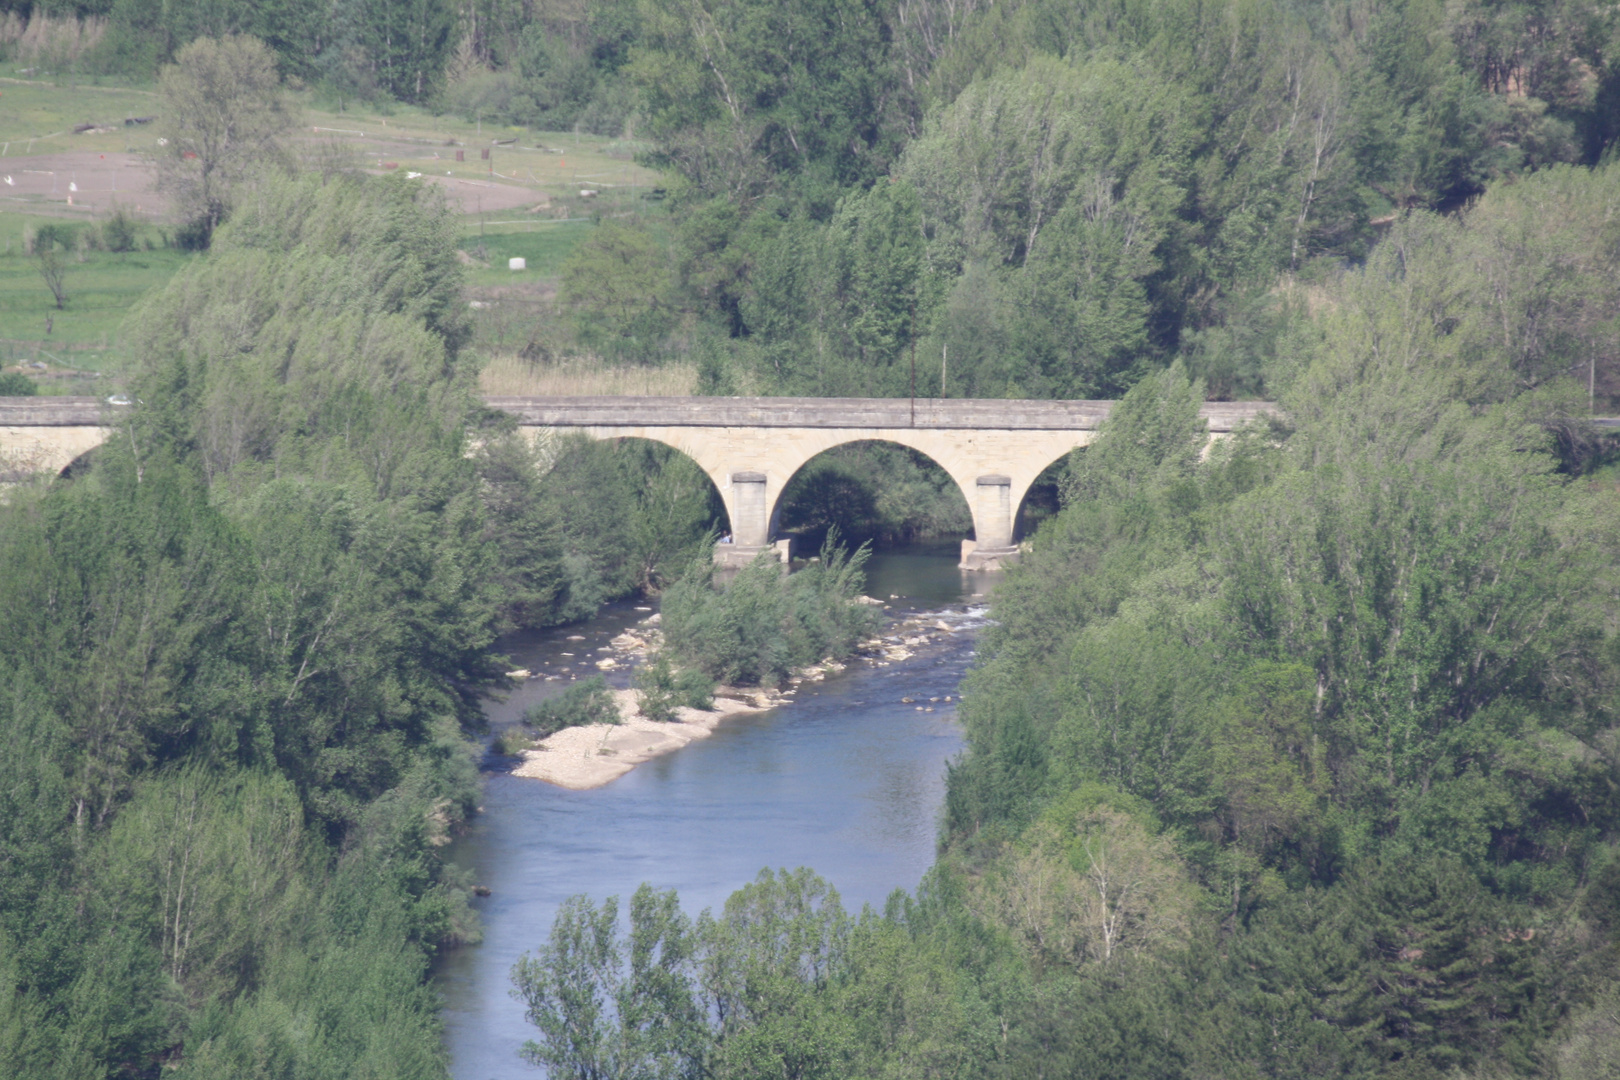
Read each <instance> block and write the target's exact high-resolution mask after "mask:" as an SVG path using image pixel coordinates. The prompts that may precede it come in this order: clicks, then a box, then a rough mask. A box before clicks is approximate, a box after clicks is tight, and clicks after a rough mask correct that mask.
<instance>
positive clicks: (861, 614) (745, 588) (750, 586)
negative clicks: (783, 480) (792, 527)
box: [663, 533, 878, 686]
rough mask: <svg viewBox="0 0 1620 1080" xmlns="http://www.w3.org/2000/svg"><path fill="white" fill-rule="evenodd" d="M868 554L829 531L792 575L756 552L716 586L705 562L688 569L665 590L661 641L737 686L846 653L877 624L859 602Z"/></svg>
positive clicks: (767, 682) (770, 680) (779, 677)
mask: <svg viewBox="0 0 1620 1080" xmlns="http://www.w3.org/2000/svg"><path fill="white" fill-rule="evenodd" d="M869 554H870V549H869V548H867V547H866V546H864V545H863V546H861V547H860V548H858V549H856V551H854V552H853V553H851V552H849V551H848V550H847V549H846V548H843V547H841V546H840V545H839V544H838V538H837V534H836V533H833V534H830V535H829V536H828V538H827V542H826V544H824V545H823V546H822V549H821V557H820V559H819V560H817V561H815V562H812V563H811V564H810V565H808V566H806V567H805V568H804V569H803V570H800V571H799V572H797V573H795V574H787V575H784V574H783V573H782V568H781V566H780V565H779V564H778V563H777V562H776V560H775V559H774V558H772V557H771V556H769V555H768V554H767V555H761V556H760V557H759V558H757V559H755V560H754V561H753V562H752V563H751V564H749V565H748V566H746V567H744V568H743V569H742V570H740V571H738V573H737V576H736V577H735V578H733V579H732V581H731V583H730V584H729V585H728V586H726V587H724V588H720V589H717V588H715V586H714V583H713V570H712V568H711V567H708V566H699V567H694V569H693V570H691V571H689V572H688V573H687V574H686V576H685V577H683V578H682V579H681V580H680V581H677V582H676V583H675V584H674V585H672V586H670V588H669V590H668V591H667V592H666V593H665V594H664V603H663V629H664V641H665V643H666V647H667V648H668V649H669V650H670V651H671V653H672V654H673V656H674V658H675V659H676V660H678V661H680V662H681V663H683V664H687V665H690V666H691V667H694V668H696V669H698V670H699V671H702V672H703V673H704V674H706V675H708V676H709V677H711V678H713V679H717V680H719V681H720V682H723V683H731V684H734V685H741V686H774V685H777V684H779V683H781V682H782V681H783V680H784V679H786V678H787V677H788V675H790V674H791V673H792V672H793V670H794V669H795V668H799V667H804V666H805V665H807V664H813V663H816V662H817V661H819V660H821V659H823V658H826V657H834V658H841V657H845V656H848V655H849V654H850V653H852V652H854V651H855V646H856V645H857V644H858V643H859V642H860V640H861V639H862V638H864V637H867V636H868V635H870V634H871V633H872V632H873V630H875V629H876V627H877V622H878V615H877V613H876V612H874V611H873V610H871V609H870V608H869V607H866V606H865V605H862V604H860V603H859V602H858V598H859V596H860V595H861V585H862V582H863V580H864V575H863V570H864V568H865V566H866V559H867V556H868V555H869Z"/></svg>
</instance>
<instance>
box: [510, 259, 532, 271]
mask: <svg viewBox="0 0 1620 1080" xmlns="http://www.w3.org/2000/svg"><path fill="white" fill-rule="evenodd" d="M506 268H507V269H508V270H527V269H528V268H529V262H528V260H527V259H507V260H506Z"/></svg>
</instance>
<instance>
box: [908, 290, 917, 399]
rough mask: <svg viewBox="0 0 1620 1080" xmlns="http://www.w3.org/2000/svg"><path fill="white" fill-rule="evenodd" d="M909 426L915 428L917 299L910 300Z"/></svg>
mask: <svg viewBox="0 0 1620 1080" xmlns="http://www.w3.org/2000/svg"><path fill="white" fill-rule="evenodd" d="M907 329H908V330H909V331H910V332H911V426H912V427H916V426H917V298H916V297H915V296H914V297H912V298H911V322H910V325H909V326H908V327H907Z"/></svg>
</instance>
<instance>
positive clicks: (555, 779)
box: [512, 601, 956, 791]
mask: <svg viewBox="0 0 1620 1080" xmlns="http://www.w3.org/2000/svg"><path fill="white" fill-rule="evenodd" d="M867 602H869V603H871V602H873V601H867ZM657 622H658V620H657V616H653V617H652V618H650V619H645V620H643V621H642V625H641V626H640V627H639V628H636V629H632V630H628V631H626V632H625V633H623V634H621V635H619V636H618V637H616V638H614V639H613V641H612V643H611V645H610V646H609V647H608V648H607V649H604V650H603V651H604V652H608V653H609V654H610V655H609V656H607V657H606V658H604V659H602V660H598V661H596V662H595V666H596V667H598V668H601V669H602V670H604V671H606V670H612V669H613V668H622V667H623V666H624V665H626V664H628V663H634V662H635V661H637V660H640V659H644V658H645V657H646V656H647V655H648V654H649V653H651V652H654V651H656V650H657V649H658V647H659V646H660V645H661V644H662V635H661V634H660V633H659V632H658V630H657V629H656V626H657ZM955 630H956V628H955V627H953V626H951V625H949V624H947V623H946V622H944V621H943V620H941V619H939V618H938V617H937V616H933V615H929V616H920V617H919V616H912V617H910V618H906V619H901V620H898V621H896V622H894V623H891V624H890V626H889V627H888V628H887V631H886V633H884V634H881V635H879V636H877V637H874V638H871V639H869V640H867V641H863V642H862V643H861V645H860V649H859V652H858V653H857V654H856V656H855V657H854V658H853V659H854V660H857V661H864V662H866V663H869V664H873V665H875V666H878V667H886V666H887V665H889V664H891V663H895V662H897V661H901V660H906V659H909V658H910V657H911V655H912V650H913V649H916V648H918V647H920V646H923V645H926V644H928V643H929V642H931V641H935V640H937V639H938V638H940V637H941V636H944V635H950V634H953V633H955ZM565 655H566V654H565ZM844 667H845V665H844V664H842V663H838V662H837V661H833V660H826V661H823V662H822V663H820V664H817V665H814V666H813V667H810V668H807V669H805V670H803V671H801V672H799V673H798V674H797V675H795V676H794V677H793V678H791V679H789V680H788V685H787V686H786V687H784V688H783V689H782V690H780V691H776V690H763V689H734V688H731V687H720V688H718V689H717V691H716V693H715V699H714V707H713V708H712V709H689V708H680V709H677V710H676V711H675V715H676V717H677V719H676V720H674V721H671V722H669V723H660V722H658V721H656V720H649V719H648V718H647V717H645V716H643V715H642V714H641V712H640V710H639V709H637V708H636V691H634V690H615V691H613V700H614V704H615V705H616V706H617V707H618V710H619V723H617V724H589V725H586V726H584V727H571V728H564V729H563V730H562V731H559V732H557V733H556V734H554V735H550V736H547V737H546V738H545V739H542V740H541V741H540V742H538V743H536V744H535V747H534V749H532V750H526V751H524V752H523V762H522V764H520V765H519V766H518V767H517V768H515V769H513V770H512V775H513V776H523V777H529V778H532V779H535V780H544V781H546V782H547V783H551V784H556V785H557V786H558V787H565V788H570V789H572V790H575V791H584V790H588V789H590V788H598V787H601V786H602V785H604V784H608V783H611V782H612V781H614V780H617V779H618V778H619V777H621V776H623V775H624V774H625V773H627V772H629V771H630V770H631V769H633V768H635V767H636V766H637V765H640V764H641V763H642V762H644V761H650V760H652V759H653V758H655V757H659V756H661V755H663V754H668V753H671V752H673V751H675V750H679V749H680V748H681V747H683V746H685V745H687V744H688V743H691V742H695V741H696V740H698V739H706V738H708V737H709V736H710V735H711V734H713V732H714V730H715V728H717V727H719V726H720V724H721V723H722V722H723V721H724V720H726V719H727V718H729V717H732V716H740V715H743V714H748V713H761V712H765V711H766V710H768V709H774V708H778V707H780V706H782V705H787V704H791V703H792V701H793V697H794V695H795V694H796V693H797V692H798V688H799V687H800V686H802V685H803V684H805V683H816V682H820V681H821V680H822V679H824V678H826V677H827V675H828V674H830V673H832V672H835V671H842V670H843V669H844ZM565 670H566V669H565ZM513 674H514V676H521V677H526V678H535V677H549V678H553V679H554V678H557V676H555V675H552V676H535V675H532V674H531V673H530V672H528V671H522V672H514V673H513ZM902 700H903V701H905V702H907V703H909V702H910V701H911V699H910V698H903V699H902ZM917 708H918V710H919V711H928V712H932V711H933V709H932V708H931V707H929V706H924V705H918V706H917Z"/></svg>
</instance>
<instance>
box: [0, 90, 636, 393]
mask: <svg viewBox="0 0 1620 1080" xmlns="http://www.w3.org/2000/svg"><path fill="white" fill-rule="evenodd" d="M319 104H320V103H318V102H315V101H314V100H313V98H312V97H309V96H308V95H306V102H305V105H306V111H305V114H304V127H303V128H302V129H301V130H300V132H299V133H298V139H299V148H300V149H301V151H302V152H303V156H304V157H305V158H306V160H308V161H309V162H310V163H311V164H312V165H313V164H317V163H320V164H325V163H329V162H331V161H332V160H333V159H337V160H338V161H339V162H341V163H343V164H346V165H348V166H351V167H357V168H362V169H367V170H369V171H388V172H393V171H400V172H407V173H410V172H415V173H421V174H423V175H424V176H433V177H435V178H439V177H442V178H443V183H444V185H445V188H446V191H447V194H448V195H449V197H450V198H451V199H452V201H453V202H455V203H456V204H458V206H459V209H460V211H461V213H460V220H461V233H462V240H461V247H462V250H463V251H465V252H467V253H468V258H467V260H466V266H467V286H468V295H469V298H480V297H483V298H487V299H488V300H489V301H491V302H490V303H489V304H488V306H487V307H480V308H478V309H476V310H475V311H474V315H473V317H474V319H475V320H476V321H477V322H478V323H479V324H480V333H479V335H478V342H479V344H480V345H481V346H484V347H485V348H487V349H488V351H490V352H491V353H495V352H498V351H501V350H504V349H505V348H506V347H507V346H508V344H509V343H512V342H515V343H516V345H517V346H521V345H522V344H523V343H524V342H525V341H527V340H529V338H530V337H532V335H533V325H534V323H535V322H536V320H539V319H544V318H546V317H547V315H548V313H549V310H550V301H551V299H552V297H554V296H555V294H556V287H557V278H558V275H559V273H560V271H561V268H562V265H563V263H564V262H565V261H566V259H567V258H568V255H569V253H570V252H571V251H572V250H573V249H574V247H575V246H576V245H578V244H579V243H580V241H581V240H583V239H584V238H585V237H587V236H589V235H590V231H591V229H592V228H593V227H594V223H595V222H597V221H601V220H603V219H608V218H624V217H630V216H635V215H640V214H643V213H660V212H661V210H660V204H659V203H657V202H656V201H652V200H650V199H649V198H648V197H647V196H648V195H649V194H650V193H651V192H652V190H653V189H654V188H655V187H656V186H657V185H658V184H659V183H660V178H659V174H658V173H656V172H653V171H652V170H649V169H645V168H642V167H641V166H639V165H636V164H635V163H634V161H633V157H634V155H635V153H636V152H637V151H638V150H639V149H641V146H640V144H637V143H635V142H631V141H627V140H621V139H611V138H604V137H601V136H591V135H575V134H573V133H533V132H528V131H526V130H523V129H519V128H505V127H497V126H494V125H490V124H480V123H478V122H476V121H465V120H462V119H460V118H458V117H454V116H433V115H432V114H431V113H429V112H427V111H426V110H422V109H415V108H409V107H403V106H394V107H391V108H390V109H387V110H376V109H371V108H360V109H355V108H346V109H343V110H341V111H340V110H336V109H332V108H321V107H317V106H318V105H319ZM159 107H160V106H159V100H158V97H157V94H156V93H155V91H154V89H153V88H152V87H150V86H145V87H142V86H108V85H91V84H88V83H78V84H76V85H57V84H55V83H52V82H47V81H30V80H24V79H17V78H0V174H6V175H11V174H15V175H16V176H17V177H18V178H19V179H25V178H26V177H27V176H29V175H34V174H37V173H38V172H39V170H40V169H45V168H54V169H55V171H56V173H57V174H58V176H60V174H61V173H62V172H63V171H64V170H65V169H67V168H69V167H70V166H72V165H73V164H75V163H78V164H79V168H80V169H81V170H85V171H80V172H79V173H78V179H79V181H80V182H81V184H83V185H84V187H85V188H86V189H88V188H89V186H90V182H89V181H87V180H86V177H87V175H88V170H90V169H92V168H97V169H99V170H100V172H99V173H98V174H97V175H98V176H101V177H103V179H101V180H100V181H99V182H100V183H103V184H105V183H106V182H107V180H106V179H105V177H107V176H111V177H112V183H113V184H114V185H115V186H116V187H117V188H118V189H119V190H120V191H122V190H123V188H124V184H125V182H126V181H125V180H124V179H123V177H125V176H129V177H130V181H129V182H130V183H131V184H133V182H134V180H135V177H134V176H133V175H132V174H131V173H128V172H119V171H117V170H110V169H109V168H108V165H109V161H108V156H111V155H125V154H140V153H143V152H146V151H148V150H151V149H153V148H154V145H155V140H156V135H155V133H154V132H153V131H152V128H151V127H149V126H147V125H144V124H138V125H126V124H125V120H126V119H127V118H134V117H149V116H152V115H154V114H156V113H157V112H158V110H159ZM84 125H93V128H92V129H91V130H89V131H85V132H83V133H79V134H75V133H74V130H73V129H74V128H75V127H81V126H84ZM502 142H504V143H505V144H506V145H498V144H499V143H502ZM486 148H487V149H489V151H490V158H489V159H487V160H486V159H484V158H483V157H482V156H481V151H482V150H483V149H486ZM458 150H459V151H461V154H462V157H463V159H464V160H462V161H456V160H455V157H456V152H457V151H458ZM64 156H65V157H64ZM47 158H49V159H50V161H49V164H47V163H46V162H45V161H42V160H41V159H47ZM114 160H119V159H114ZM122 160H128V159H122ZM64 162H66V164H64ZM35 164H37V165H38V168H37V169H30V166H31V165H35ZM69 175H73V174H72V173H71V172H69ZM26 187H27V185H26V184H24V185H19V186H17V187H5V188H0V366H3V367H6V368H12V367H15V366H18V365H22V366H24V367H26V369H27V370H28V371H29V373H30V374H32V375H34V376H35V378H36V381H37V382H38V384H39V386H40V391H41V392H42V393H47V394H55V393H94V392H98V389H99V388H102V387H114V386H116V385H117V383H118V380H119V375H120V373H121V372H122V370H123V369H124V366H125V365H124V361H125V358H126V357H125V353H124V348H123V342H122V329H123V325H124V322H125V319H126V318H127V317H128V314H129V312H130V310H131V309H132V308H133V307H134V306H135V304H136V303H137V302H138V301H139V300H140V298H141V297H142V296H144V295H146V294H147V293H148V292H150V291H151V290H152V289H154V288H159V287H161V286H162V285H163V284H164V283H165V282H167V281H168V279H169V278H170V277H171V276H172V275H173V274H174V273H175V272H176V271H177V270H179V268H180V267H182V266H184V265H185V263H186V261H187V259H189V258H192V257H193V256H191V255H188V254H185V253H183V252H179V251H176V250H174V249H172V248H171V247H169V246H168V244H169V236H170V231H171V228H170V227H171V226H172V224H173V223H172V222H170V221H168V220H166V219H165V218H164V217H163V215H162V214H161V213H156V212H154V208H153V207H152V206H150V205H144V206H142V207H141V211H140V212H138V213H136V212H135V205H134V204H136V203H138V202H139V201H140V197H139V196H138V195H133V194H132V195H130V196H128V197H127V198H126V197H124V196H122V195H121V196H119V202H120V205H122V206H123V207H124V209H125V210H126V212H131V213H133V214H134V216H135V217H136V218H137V219H138V220H139V221H140V223H141V224H140V226H139V229H138V241H137V243H138V247H140V248H141V250H137V251H133V252H126V253H121V254H115V253H112V252H107V251H100V250H95V247H96V245H94V244H90V245H87V246H82V247H81V250H79V251H76V252H73V253H71V254H69V255H68V256H67V257H66V259H65V261H66V266H67V273H66V281H65V284H66V290H67V302H66V304H65V306H64V307H63V308H62V309H61V310H57V308H56V305H55V301H54V300H53V298H52V296H51V293H50V291H49V290H48V289H47V288H46V286H45V283H44V281H43V280H42V278H41V276H40V273H39V267H38V262H37V260H36V259H35V258H34V257H32V256H31V255H29V254H28V250H27V238H28V237H31V236H32V235H33V233H34V232H35V231H36V230H38V229H39V228H40V227H41V226H42V225H46V224H65V223H72V224H79V225H82V226H83V227H84V230H85V232H86V233H87V234H88V233H89V232H91V231H92V230H95V229H97V228H99V226H100V224H101V222H102V221H103V220H104V219H105V218H106V217H107V216H108V213H107V208H106V196H105V194H104V193H103V194H102V196H101V198H100V199H99V200H98V199H96V198H93V197H90V198H87V197H85V196H81V197H80V199H79V205H69V203H68V201H67V191H66V183H65V182H60V183H58V182H55V181H54V180H53V183H52V184H51V186H50V188H49V189H48V190H41V187H42V186H41V185H37V184H36V185H35V189H34V190H32V191H29V190H25V188H26ZM586 191H589V192H593V193H594V194H591V195H584V194H582V192H586ZM87 201H89V202H98V201H99V202H100V205H99V206H93V207H90V208H87V207H86V206H85V205H83V204H84V203H85V202H87ZM151 201H153V200H150V199H148V202H151ZM513 257H521V258H523V259H524V260H526V262H527V269H526V270H524V271H521V272H517V273H514V272H512V271H511V270H509V269H508V268H507V265H508V260H509V259H511V258H513ZM47 319H49V320H50V323H49V327H50V328H49V331H48V332H47ZM40 363H43V364H44V365H45V368H44V369H43V370H42V369H39V368H37V366H36V365H37V364H40ZM571 378H572V376H569V377H568V378H565V379H564V380H563V381H565V382H567V381H569V380H570V379H571ZM510 380H511V376H510V375H508V376H504V377H503V378H502V379H500V380H497V381H503V382H510Z"/></svg>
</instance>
